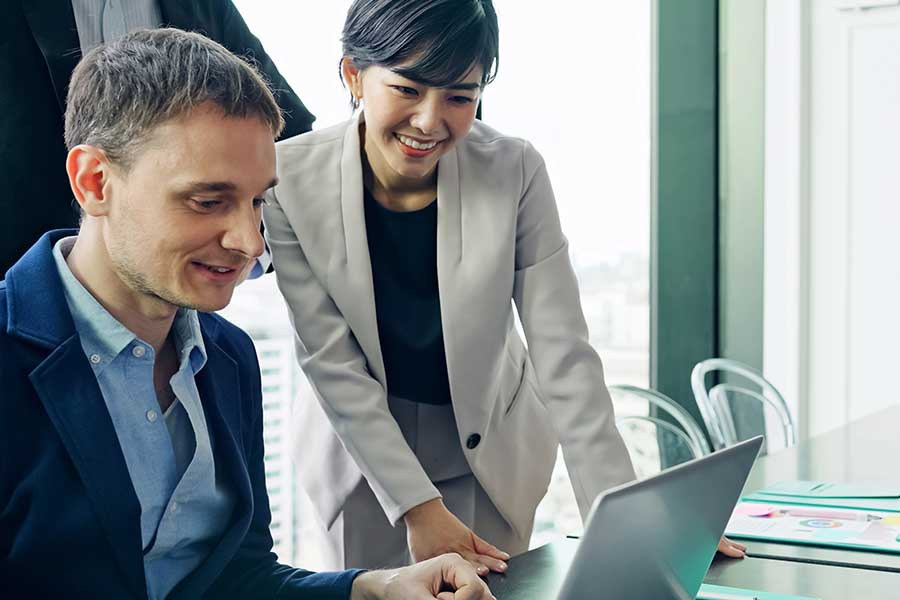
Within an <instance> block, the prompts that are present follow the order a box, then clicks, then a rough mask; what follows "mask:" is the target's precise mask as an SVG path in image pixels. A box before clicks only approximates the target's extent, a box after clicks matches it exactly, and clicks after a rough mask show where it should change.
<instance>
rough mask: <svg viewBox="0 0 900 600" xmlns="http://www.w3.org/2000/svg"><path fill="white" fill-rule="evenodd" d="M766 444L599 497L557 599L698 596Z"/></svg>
mask: <svg viewBox="0 0 900 600" xmlns="http://www.w3.org/2000/svg"><path fill="white" fill-rule="evenodd" d="M762 441H763V438H762V436H758V437H755V438H753V439H750V440H747V441H745V442H741V443H739V444H736V445H734V446H732V447H730V448H726V449H724V450H720V451H718V452H715V453H713V454H710V455H709V456H704V457H702V458H698V459H695V460H692V461H690V462H687V463H684V464H681V465H678V466H676V467H672V468H671V469H667V470H665V471H663V472H662V473H660V474H659V475H656V476H654V477H650V478H648V479H644V480H642V481H636V482H632V483H628V484H625V485H622V486H619V487H616V488H613V489H611V490H609V491H607V492H606V493H604V494H602V495H601V496H599V497H598V498H597V499H596V500H595V501H594V505H593V507H592V508H591V512H590V514H589V515H588V519H587V524H586V526H585V530H584V535H583V536H582V538H581V544H580V545H579V546H578V550H577V551H576V552H575V556H574V558H573V560H572V564H571V566H570V567H569V571H568V573H567V574H566V578H565V580H564V581H563V584H562V587H561V588H560V592H559V595H558V596H557V600H597V599H602V598H611V599H615V600H645V599H648V598H652V599H653V600H663V599H669V598H672V599H676V600H694V598H695V596H696V595H697V591H698V590H699V589H700V585H701V584H702V583H703V577H704V576H705V575H706V571H707V569H709V565H710V563H711V562H712V559H713V557H714V556H715V553H716V548H717V547H718V543H719V538H720V537H721V536H722V532H724V531H725V525H726V524H727V523H728V519H729V517H730V516H731V512H732V511H733V510H734V507H735V505H736V504H737V501H738V498H739V497H740V493H741V490H742V489H743V487H744V483H745V482H746V480H747V476H748V475H749V474H750V468H751V467H752V466H753V461H754V460H756V456H757V454H758V453H759V449H760V446H762Z"/></svg>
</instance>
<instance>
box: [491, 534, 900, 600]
mask: <svg viewBox="0 0 900 600" xmlns="http://www.w3.org/2000/svg"><path fill="white" fill-rule="evenodd" d="M577 547H578V540H570V539H564V540H559V541H558V542H554V543H552V544H548V545H547V546H543V547H541V548H537V549H536V550H532V551H531V552H527V553H525V554H522V555H521V556H516V557H514V558H511V559H510V560H509V572H508V573H507V574H506V575H495V574H492V575H490V577H488V584H489V585H490V586H491V591H492V592H493V593H494V595H495V596H497V598H498V600H553V599H554V598H555V597H556V593H557V591H558V590H559V587H560V586H561V585H562V580H563V577H564V576H565V573H566V570H567V569H568V567H569V564H570V563H571V562H572V556H573V555H574V553H575V549H576V548H577ZM706 583H712V584H715V585H725V586H730V587H738V588H747V589H753V590H765V591H768V592H773V593H781V594H793V595H798V596H809V597H813V598H821V600H882V599H893V598H898V597H900V575H898V574H897V573H890V572H887V571H867V570H862V569H848V568H844V567H829V566H825V565H817V564H808V563H797V562H787V561H781V560H769V559H764V558H744V559H730V558H724V557H717V558H716V560H714V561H713V564H712V566H711V567H710V569H709V572H708V573H707V575H706ZM597 600H603V596H602V583H601V582H598V596H597ZM615 600H619V599H615Z"/></svg>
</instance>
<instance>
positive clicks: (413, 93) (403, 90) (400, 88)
mask: <svg viewBox="0 0 900 600" xmlns="http://www.w3.org/2000/svg"><path fill="white" fill-rule="evenodd" d="M391 87H392V88H394V89H395V90H397V91H398V92H400V93H401V94H405V95H407V96H418V95H419V92H418V91H416V89H415V88H411V87H406V86H405V85H393V86H391Z"/></svg>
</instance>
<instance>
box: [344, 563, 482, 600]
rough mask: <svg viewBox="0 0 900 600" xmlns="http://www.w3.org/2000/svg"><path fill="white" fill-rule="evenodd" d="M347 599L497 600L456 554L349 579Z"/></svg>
mask: <svg viewBox="0 0 900 600" xmlns="http://www.w3.org/2000/svg"><path fill="white" fill-rule="evenodd" d="M350 600H497V599H496V598H494V596H493V595H492V594H491V591H490V590H489V589H488V586H487V584H486V583H485V582H484V581H482V580H481V578H479V577H478V575H477V574H476V573H475V570H474V569H473V568H472V565H470V564H469V563H468V562H467V561H466V560H465V559H463V558H462V557H461V556H460V555H458V554H445V555H443V556H438V557H436V558H432V559H430V560H426V561H424V562H420V563H418V564H415V565H412V566H411V567H404V568H402V569H394V570H392V571H369V572H368V573H363V574H362V575H360V576H359V577H357V578H356V579H355V580H354V581H353V591H352V592H351V594H350Z"/></svg>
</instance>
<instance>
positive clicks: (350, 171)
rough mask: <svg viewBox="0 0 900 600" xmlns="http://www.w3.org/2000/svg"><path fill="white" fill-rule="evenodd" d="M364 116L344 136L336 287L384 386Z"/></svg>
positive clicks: (351, 324)
mask: <svg viewBox="0 0 900 600" xmlns="http://www.w3.org/2000/svg"><path fill="white" fill-rule="evenodd" d="M362 115H363V113H362V112H360V113H359V117H358V118H356V119H353V120H351V121H350V125H349V126H348V127H347V131H346V132H345V133H344V145H343V154H342V155H341V216H342V219H343V224H344V244H345V247H344V252H345V254H344V256H345V261H344V263H343V265H341V266H342V268H343V277H341V278H339V279H337V280H334V281H332V284H334V283H338V285H339V286H340V284H341V283H342V284H343V287H345V289H343V290H336V291H338V292H343V293H342V294H341V295H342V296H343V297H344V298H346V299H347V300H346V301H345V302H344V303H342V304H341V310H342V311H343V312H344V316H345V318H346V319H347V322H348V323H349V324H350V327H351V329H352V330H353V333H354V335H355V336H356V339H357V341H358V342H359V344H360V346H361V347H362V349H363V352H364V353H365V354H366V357H367V358H368V360H369V368H370V369H372V373H373V375H375V377H376V379H378V380H379V381H380V382H381V383H382V384H386V382H387V380H386V377H385V371H384V358H383V357H382V355H381V343H380V341H379V339H378V321H377V317H376V314H375V286H374V284H373V283H372V260H371V257H370V256H369V240H368V236H367V235H366V213H365V208H364V206H363V174H362V161H361V158H360V145H359V124H360V123H361V122H362Z"/></svg>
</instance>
